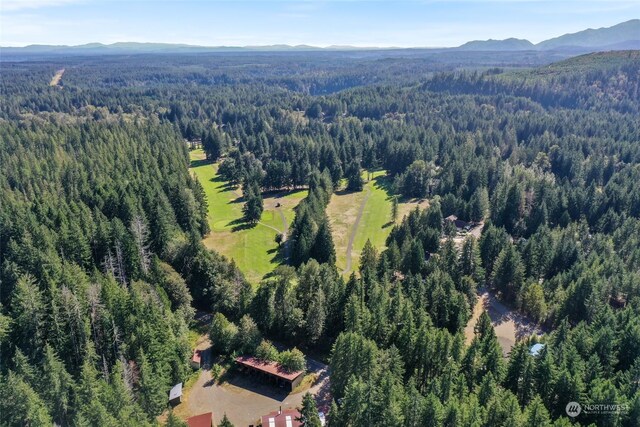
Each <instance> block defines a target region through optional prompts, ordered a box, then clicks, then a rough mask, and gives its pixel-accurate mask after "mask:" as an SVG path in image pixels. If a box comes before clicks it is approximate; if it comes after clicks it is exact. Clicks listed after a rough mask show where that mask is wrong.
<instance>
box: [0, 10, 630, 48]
mask: <svg viewBox="0 0 640 427" xmlns="http://www.w3.org/2000/svg"><path fill="white" fill-rule="evenodd" d="M0 49H2V53H3V54H11V53H18V54H54V55H55V54H65V55H86V54H134V53H205V52H251V51H261V52H296V51H298V52H310V51H340V50H342V51H346V50H390V49H404V48H380V47H356V46H348V45H332V46H328V47H317V46H310V45H304V44H301V45H295V46H291V45H287V44H275V45H265V46H197V45H189V44H173V43H139V42H118V43H112V44H103V43H88V44H83V45H77V46H67V45H58V46H56V45H42V44H36V45H29V46H24V47H0ZM413 49H416V48H413ZM433 49H434V51H435V50H443V51H444V50H449V51H477V52H482V51H492V52H515V51H535V50H537V51H554V50H557V51H569V52H575V53H588V52H595V51H598V50H633V49H640V19H631V20H629V21H626V22H622V23H620V24H617V25H614V26H612V27H606V28H598V29H592V28H589V29H586V30H583V31H579V32H577V33H571V34H564V35H562V36H559V37H554V38H551V39H549V40H545V41H542V42H540V43H538V44H533V43H531V42H530V41H529V40H525V39H517V38H508V39H505V40H492V39H489V40H473V41H469V42H467V43H464V44H463V45H461V46H458V47H453V48H433Z"/></svg>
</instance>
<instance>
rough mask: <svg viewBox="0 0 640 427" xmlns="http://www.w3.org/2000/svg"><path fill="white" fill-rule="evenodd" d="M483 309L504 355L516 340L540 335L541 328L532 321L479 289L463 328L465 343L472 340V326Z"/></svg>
mask: <svg viewBox="0 0 640 427" xmlns="http://www.w3.org/2000/svg"><path fill="white" fill-rule="evenodd" d="M483 311H486V312H487V313H488V314H489V317H490V318H491V324H492V325H493V329H494V330H495V332H496V336H497V338H498V343H499V344H500V347H501V348H502V353H503V354H504V356H505V357H506V356H507V355H508V354H509V352H510V351H511V347H513V346H514V345H515V343H516V342H518V341H520V340H522V339H525V338H527V337H529V336H531V335H542V330H540V328H538V326H537V325H535V324H534V323H533V322H530V321H529V320H528V319H526V318H525V317H524V316H522V315H520V314H518V313H517V312H516V311H512V310H511V309H509V307H507V306H506V305H504V304H503V303H501V302H500V301H498V299H497V298H496V296H495V295H493V294H491V293H490V292H489V291H487V290H480V292H479V295H478V299H477V301H476V305H475V307H474V308H473V313H472V315H471V318H470V319H469V322H468V323H467V326H466V327H465V330H464V335H465V339H466V341H467V344H470V343H471V341H472V340H473V337H474V335H475V334H474V327H475V326H476V323H477V322H478V319H479V318H480V315H481V314H482V312H483Z"/></svg>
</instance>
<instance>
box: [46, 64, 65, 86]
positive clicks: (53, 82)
mask: <svg viewBox="0 0 640 427" xmlns="http://www.w3.org/2000/svg"><path fill="white" fill-rule="evenodd" d="M63 74H64V68H63V69H62V70H58V71H57V72H56V74H55V75H54V76H53V78H52V79H51V81H50V82H49V86H58V85H59V84H60V80H62V75H63Z"/></svg>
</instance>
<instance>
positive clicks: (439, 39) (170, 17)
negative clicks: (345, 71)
mask: <svg viewBox="0 0 640 427" xmlns="http://www.w3.org/2000/svg"><path fill="white" fill-rule="evenodd" d="M0 8H1V9H0V45H2V46H24V45H28V44H83V43H90V42H102V43H113V42H119V41H135V42H166V43H188V44H196V45H204V46H220V45H227V46H230V45H233V46H242V45H268V44H277V43H286V44H311V45H316V46H328V45H336V44H341V45H347V44H348V45H354V46H383V47H388V46H400V47H411V46H428V47H437V46H457V45H460V44H462V43H464V42H466V41H468V40H474V39H488V38H494V39H502V38H507V37H518V38H526V39H529V40H531V41H532V42H534V43H536V42H539V41H542V40H545V39H547V38H550V37H555V36H558V35H562V34H564V33H567V32H576V31H580V30H583V29H585V28H600V27H608V26H611V25H614V24H617V23H619V22H623V21H626V20H629V19H633V18H640V0H622V1H618V0H610V1H584V0H495V1H481V0H448V1H431V0H405V1H382V0H378V1H365V0H298V1H291V0H289V1H288V0H257V1H255V0H254V1H248V0H247V1H245V0H236V1H218V0H0Z"/></svg>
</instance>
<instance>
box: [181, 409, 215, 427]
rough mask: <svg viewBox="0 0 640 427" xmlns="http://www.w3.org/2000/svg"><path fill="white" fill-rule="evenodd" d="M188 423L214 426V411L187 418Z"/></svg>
mask: <svg viewBox="0 0 640 427" xmlns="http://www.w3.org/2000/svg"><path fill="white" fill-rule="evenodd" d="M187 425H188V426H189V427H213V412H207V413H206V414H200V415H195V416H193V417H190V418H187Z"/></svg>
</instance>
